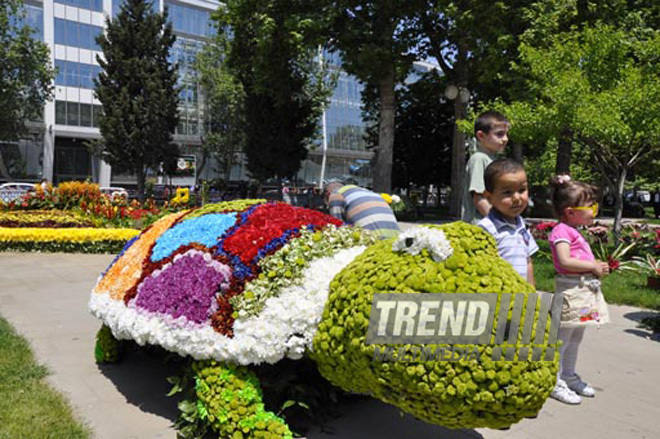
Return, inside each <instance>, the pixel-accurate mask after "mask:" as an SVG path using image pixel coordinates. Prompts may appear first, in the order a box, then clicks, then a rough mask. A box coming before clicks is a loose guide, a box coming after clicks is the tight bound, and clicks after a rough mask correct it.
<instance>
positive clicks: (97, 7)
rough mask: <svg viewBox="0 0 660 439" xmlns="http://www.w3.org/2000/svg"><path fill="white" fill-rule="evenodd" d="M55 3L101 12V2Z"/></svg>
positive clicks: (74, 0) (61, 0)
mask: <svg viewBox="0 0 660 439" xmlns="http://www.w3.org/2000/svg"><path fill="white" fill-rule="evenodd" d="M56 3H62V4H64V5H69V6H75V7H77V8H83V9H90V10H92V11H98V12H103V0H57V2H56Z"/></svg>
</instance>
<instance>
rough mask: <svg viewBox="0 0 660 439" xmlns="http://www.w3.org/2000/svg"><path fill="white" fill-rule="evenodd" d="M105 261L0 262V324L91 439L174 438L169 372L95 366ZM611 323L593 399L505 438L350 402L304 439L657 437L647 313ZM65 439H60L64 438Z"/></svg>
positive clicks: (586, 350)
mask: <svg viewBox="0 0 660 439" xmlns="http://www.w3.org/2000/svg"><path fill="white" fill-rule="evenodd" d="M111 260H112V256H111V255H72V254H34V253H0V285H1V287H0V315H2V316H3V317H5V318H6V319H7V320H9V322H10V323H11V324H12V325H13V326H14V327H15V328H16V330H17V331H18V332H19V333H20V334H22V335H23V336H25V337H26V338H27V339H28V340H29V341H30V343H31V345H32V347H33V349H34V351H35V354H36V357H37V360H38V361H39V362H41V363H43V364H46V365H47V366H48V367H49V369H50V370H51V371H52V375H51V376H50V377H49V381H50V382H51V383H52V385H53V386H54V387H55V388H57V389H58V390H59V391H61V392H62V393H63V394H64V395H65V396H66V397H67V398H68V400H69V401H70V402H71V404H72V405H73V407H74V411H75V412H76V413H77V415H78V416H79V418H80V419H81V420H82V421H83V422H85V423H87V424H88V425H89V426H90V427H91V428H92V430H93V431H94V433H95V438H97V439H151V438H165V439H175V438H176V432H175V430H174V428H173V427H172V424H173V422H174V421H175V420H176V417H177V409H176V401H175V400H173V399H172V398H167V397H166V396H165V394H166V393H167V392H168V391H169V385H168V383H167V382H166V378H167V377H168V376H170V375H174V374H176V373H177V370H176V368H175V367H174V365H173V364H172V363H167V362H165V363H164V362H163V359H162V357H159V358H155V357H153V356H150V355H149V354H148V352H144V351H130V352H129V353H128V355H127V357H126V358H125V359H124V361H123V362H122V363H120V364H118V365H110V366H103V367H99V366H97V365H96V364H95V363H94V355H93V350H94V336H95V334H96V331H97V330H98V328H99V326H100V323H99V321H97V320H96V319H95V318H94V317H93V316H92V315H90V314H89V312H88V311H87V300H88V297H89V294H90V291H91V288H92V286H93V285H94V282H95V281H96V278H97V277H98V275H99V274H100V273H101V272H102V271H103V270H104V269H105V268H106V266H107V265H108V264H109V263H110V261H111ZM611 314H612V324H610V325H608V326H605V327H603V328H601V329H599V330H596V329H591V328H590V329H589V330H588V331H587V333H586V336H585V340H584V342H583V346H582V348H581V350H580V360H579V362H578V371H579V372H581V374H582V377H583V378H584V379H586V380H588V381H589V382H590V383H592V384H593V385H594V387H595V388H596V390H597V395H596V398H593V399H588V398H585V399H584V400H583V403H582V404H581V405H580V406H568V405H564V404H561V403H559V402H557V401H554V400H552V399H550V400H548V401H547V402H546V404H545V405H544V407H543V410H542V411H541V413H540V414H539V417H538V418H537V419H527V420H524V421H522V422H520V423H518V424H516V425H514V426H512V427H511V429H510V430H506V431H500V430H489V429H478V430H448V429H445V428H441V427H437V426H432V425H429V424H426V423H423V422H420V421H417V420H415V419H413V418H412V417H411V416H409V415H400V413H399V411H398V410H397V409H396V408H394V407H391V406H387V405H385V404H382V403H380V402H378V401H375V400H369V401H360V402H354V403H351V404H350V405H347V406H345V407H343V412H344V414H343V415H342V416H341V417H340V418H338V419H336V420H335V421H333V422H331V423H329V425H328V426H327V428H326V432H320V431H319V430H318V429H314V430H312V431H310V432H309V433H308V435H307V437H308V438H309V439H390V438H392V439H394V438H396V439H404V438H405V439H408V438H410V439H425V438H434V439H435V438H443V439H464V438H484V439H556V438H562V437H566V438H574V437H579V438H581V439H591V438H594V439H633V438H634V439H641V438H645V439H655V438H660V373H658V370H659V369H658V365H659V364H660V338H657V337H656V338H649V337H648V335H649V334H648V333H647V332H645V331H643V330H640V329H637V328H636V322H637V321H639V319H641V318H642V317H643V316H646V315H650V314H654V312H650V311H644V310H641V309H638V308H632V307H627V306H611ZM328 431H329V432H328ZM63 439H65V438H63Z"/></svg>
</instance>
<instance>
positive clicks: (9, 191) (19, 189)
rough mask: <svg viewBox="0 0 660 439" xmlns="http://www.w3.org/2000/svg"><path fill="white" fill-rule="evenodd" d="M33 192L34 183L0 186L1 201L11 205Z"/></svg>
mask: <svg viewBox="0 0 660 439" xmlns="http://www.w3.org/2000/svg"><path fill="white" fill-rule="evenodd" d="M33 190H34V184H32V183H4V184H2V185H0V200H2V201H3V202H5V203H9V202H10V201H12V200H16V199H18V198H20V197H21V196H23V195H24V194H26V193H28V192H30V191H33Z"/></svg>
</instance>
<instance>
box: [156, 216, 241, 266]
mask: <svg viewBox="0 0 660 439" xmlns="http://www.w3.org/2000/svg"><path fill="white" fill-rule="evenodd" d="M236 219H237V214H236V213H216V214H208V215H203V216H200V217H197V218H191V219H189V220H184V221H182V222H180V223H178V224H176V225H175V226H174V227H172V228H170V229H168V230H167V231H165V233H163V234H162V235H161V236H160V237H159V238H158V239H157V240H156V245H154V248H153V252H152V253H151V260H152V261H153V262H157V261H160V260H161V259H164V258H166V257H168V256H170V255H171V254H172V253H174V252H175V251H176V250H177V249H178V248H179V247H181V246H184V245H189V244H192V243H196V244H201V245H203V246H205V247H213V246H214V245H217V244H218V241H219V240H220V238H221V237H222V235H223V234H224V233H225V232H226V231H227V230H229V229H230V228H231V227H233V226H234V224H236Z"/></svg>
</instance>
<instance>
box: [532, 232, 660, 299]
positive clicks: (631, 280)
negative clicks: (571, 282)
mask: <svg viewBox="0 0 660 439" xmlns="http://www.w3.org/2000/svg"><path fill="white" fill-rule="evenodd" d="M539 244H540V247H541V251H539V252H538V253H537V255H535V257H534V278H535V279H536V288H537V289H538V290H540V291H554V279H555V268H554V266H553V265H552V260H551V259H550V256H549V255H550V251H549V250H544V249H543V247H544V246H543V244H545V243H543V244H542V243H539ZM602 290H603V294H604V295H605V300H606V301H607V303H610V304H613V305H631V306H639V307H641V308H648V309H654V310H660V290H654V289H651V288H647V287H646V276H640V275H639V274H638V273H633V272H629V271H628V272H621V271H614V272H613V273H611V274H610V275H609V276H606V277H605V278H603V284H602Z"/></svg>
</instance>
